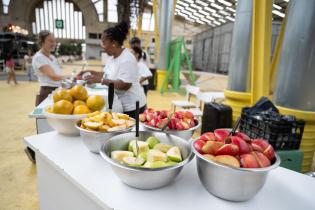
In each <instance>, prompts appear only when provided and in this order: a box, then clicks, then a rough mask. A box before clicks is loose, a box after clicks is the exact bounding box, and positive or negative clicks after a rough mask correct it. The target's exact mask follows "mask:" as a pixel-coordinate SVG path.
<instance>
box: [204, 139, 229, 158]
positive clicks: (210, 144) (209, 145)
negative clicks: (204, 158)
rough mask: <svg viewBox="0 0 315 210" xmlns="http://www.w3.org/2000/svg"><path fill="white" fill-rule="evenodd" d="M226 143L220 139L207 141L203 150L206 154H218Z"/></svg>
mask: <svg viewBox="0 0 315 210" xmlns="http://www.w3.org/2000/svg"><path fill="white" fill-rule="evenodd" d="M223 145H224V143H222V142H220V141H207V142H206V143H205V144H204V145H203V147H202V152H203V153H204V154H210V155H216V154H217V151H218V150H219V149H220V148H221V147H222V146H223Z"/></svg>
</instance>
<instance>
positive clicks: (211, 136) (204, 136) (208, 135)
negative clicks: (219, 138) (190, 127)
mask: <svg viewBox="0 0 315 210" xmlns="http://www.w3.org/2000/svg"><path fill="white" fill-rule="evenodd" d="M200 139H202V140H205V141H209V140H212V141H215V140H216V138H215V135H214V133H212V132H207V133H204V134H202V135H201V136H200Z"/></svg>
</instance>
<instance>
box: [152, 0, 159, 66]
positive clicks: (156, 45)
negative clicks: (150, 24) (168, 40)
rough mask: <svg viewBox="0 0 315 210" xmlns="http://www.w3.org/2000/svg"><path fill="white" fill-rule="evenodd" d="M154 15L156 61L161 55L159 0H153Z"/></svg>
mask: <svg viewBox="0 0 315 210" xmlns="http://www.w3.org/2000/svg"><path fill="white" fill-rule="evenodd" d="M153 15H154V34H155V61H156V62H157V61H158V60H159V55H160V33H159V26H158V16H157V0H153Z"/></svg>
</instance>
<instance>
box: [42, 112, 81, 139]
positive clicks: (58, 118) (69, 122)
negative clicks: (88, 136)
mask: <svg viewBox="0 0 315 210" xmlns="http://www.w3.org/2000/svg"><path fill="white" fill-rule="evenodd" d="M46 109H47V107H46V108H44V112H43V113H44V115H45V117H46V119H47V122H48V124H49V125H50V126H51V127H52V128H53V129H55V130H57V131H58V132H59V133H61V134H64V135H71V136H78V135H80V132H79V130H78V129H76V127H75V124H76V122H77V121H78V120H80V119H83V118H85V117H86V116H87V115H86V114H78V115H65V114H53V113H49V112H47V111H46Z"/></svg>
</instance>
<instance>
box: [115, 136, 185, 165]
mask: <svg viewBox="0 0 315 210" xmlns="http://www.w3.org/2000/svg"><path fill="white" fill-rule="evenodd" d="M138 149H139V151H137V145H136V140H132V141H130V142H129V145H128V151H122V150H119V151H112V152H111V158H112V159H113V160H116V161H118V162H119V163H121V164H126V165H128V166H135V167H143V168H161V167H167V166H173V165H175V164H177V163H179V162H181V161H182V160H183V159H182V155H181V152H180V149H179V147H177V146H171V145H168V144H164V143H161V142H160V140H159V139H157V138H156V137H153V136H151V137H149V138H148V139H146V141H138ZM138 153H139V154H138Z"/></svg>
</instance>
